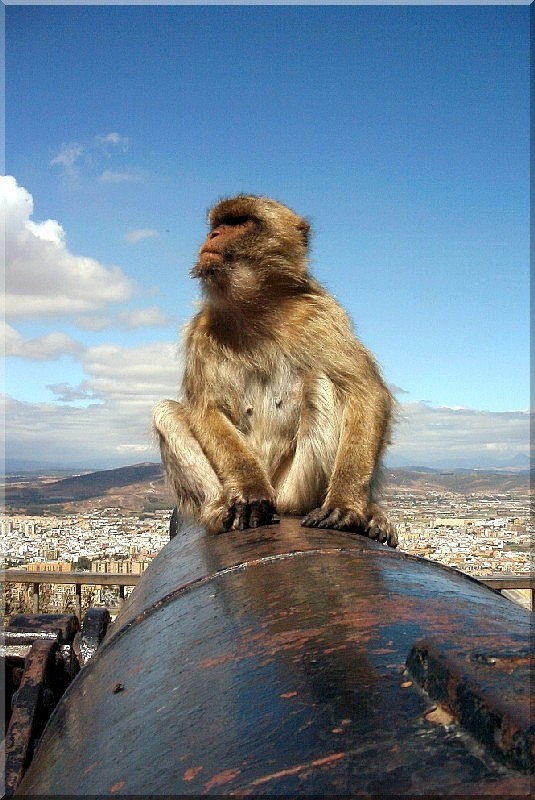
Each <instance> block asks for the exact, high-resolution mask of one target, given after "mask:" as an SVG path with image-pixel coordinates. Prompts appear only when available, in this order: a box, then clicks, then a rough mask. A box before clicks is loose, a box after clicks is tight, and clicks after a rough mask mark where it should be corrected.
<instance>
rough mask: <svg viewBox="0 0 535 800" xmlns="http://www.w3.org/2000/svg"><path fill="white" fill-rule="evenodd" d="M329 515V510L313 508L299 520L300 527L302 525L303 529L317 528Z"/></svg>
mask: <svg viewBox="0 0 535 800" xmlns="http://www.w3.org/2000/svg"><path fill="white" fill-rule="evenodd" d="M330 513H331V509H330V508H315V509H313V511H310V512H309V513H308V514H307V515H306V517H305V518H304V519H302V520H301V525H304V527H305V528H317V527H318V526H319V524H320V522H322V521H323V520H324V519H326V517H328V516H329V514H330Z"/></svg>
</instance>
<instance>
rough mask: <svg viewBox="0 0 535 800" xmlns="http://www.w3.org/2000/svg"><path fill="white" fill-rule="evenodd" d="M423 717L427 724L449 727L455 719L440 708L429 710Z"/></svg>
mask: <svg viewBox="0 0 535 800" xmlns="http://www.w3.org/2000/svg"><path fill="white" fill-rule="evenodd" d="M424 717H425V719H426V720H427V722H433V723H434V724H436V725H451V724H452V723H453V722H455V717H453V716H452V714H450V713H449V712H448V711H446V709H445V708H442V707H441V706H436V708H431V709H430V710H429V711H428V712H427V713H426V714H424Z"/></svg>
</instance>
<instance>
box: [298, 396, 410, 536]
mask: <svg viewBox="0 0 535 800" xmlns="http://www.w3.org/2000/svg"><path fill="white" fill-rule="evenodd" d="M365 410H366V409H363V408H362V407H361V404H360V403H358V401H356V400H351V399H350V400H349V401H348V402H347V405H346V408H345V410H344V418H343V423H342V431H341V436H340V443H339V446H338V452H337V455H336V462H335V466H334V471H333V474H332V476H331V480H330V482H329V487H328V490H327V494H326V497H325V500H324V502H323V504H322V506H321V507H320V508H316V509H314V510H312V511H311V512H310V513H309V514H307V515H306V517H305V518H304V519H303V521H302V524H303V525H305V526H306V527H310V528H316V527H317V528H335V529H337V530H355V531H360V532H365V533H366V534H367V535H368V536H369V537H370V538H372V539H376V540H378V541H380V542H386V543H387V544H388V545H389V546H390V547H396V546H397V544H398V537H397V532H396V529H395V527H394V526H393V525H392V524H391V523H390V522H389V521H388V519H387V518H386V516H385V514H384V512H383V511H382V510H381V508H380V507H379V506H378V505H377V503H375V502H374V501H373V499H372V492H373V484H374V478H375V475H376V474H377V471H378V466H379V461H380V457H381V454H382V451H383V449H384V445H385V442H386V439H387V432H388V421H389V408H388V402H387V398H386V397H385V400H384V405H383V404H382V403H381V398H380V397H377V398H375V399H374V403H373V413H368V414H366V413H365Z"/></svg>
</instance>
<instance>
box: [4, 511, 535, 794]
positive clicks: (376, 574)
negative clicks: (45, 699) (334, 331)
mask: <svg viewBox="0 0 535 800" xmlns="http://www.w3.org/2000/svg"><path fill="white" fill-rule="evenodd" d="M174 533H175V534H176V535H174V536H173V538H172V539H171V540H170V542H169V543H168V544H167V545H166V547H164V548H163V550H162V551H161V552H160V553H159V554H158V555H157V556H156V558H155V559H154V561H153V563H152V564H151V565H150V567H149V568H148V569H147V571H146V572H145V573H144V575H143V577H142V579H141V580H140V582H139V583H138V585H137V587H136V588H135V589H134V591H133V592H132V594H131V595H130V597H129V598H128V599H127V601H126V603H125V605H124V606H123V608H122V610H121V611H120V613H119V615H118V616H117V618H116V620H115V622H114V623H113V625H111V626H109V627H108V631H107V633H106V635H105V637H104V639H103V641H102V643H100V644H99V646H98V647H96V649H95V652H94V654H93V655H92V657H91V658H89V659H88V660H87V663H86V664H85V666H83V667H82V669H81V670H80V671H79V673H78V674H77V675H76V676H75V677H74V678H73V680H72V681H71V682H70V684H69V686H68V688H67V689H66V691H65V692H64V693H63V695H62V696H61V698H60V699H59V702H58V703H57V705H56V706H55V709H54V711H53V712H52V715H51V717H50V719H49V721H48V724H47V725H46V728H45V730H44V732H43V734H42V736H41V737H40V741H39V744H38V746H37V747H36V750H35V753H34V755H33V758H32V760H31V762H30V763H29V765H28V767H27V769H26V771H25V774H24V776H23V777H22V780H21V781H20V783H19V784H18V786H17V788H16V791H15V794H16V796H21V797H22V796H27V795H34V796H39V795H47V796H54V797H55V796H61V795H72V796H109V797H112V796H120V795H129V796H136V795H144V796H150V797H152V796H159V795H161V796H171V795H174V796H177V795H190V794H191V795H203V796H205V795H207V796H209V795H212V794H215V795H234V794H237V795H284V796H294V795H316V796H324V795H337V794H338V795H346V796H359V795H364V796H368V797H374V796H383V795H388V796H399V797H414V796H415V795H425V796H432V795H441V796H442V795H464V796H472V795H474V794H478V795H479V794H495V795H496V794H497V795H508V796H523V795H527V794H529V791H530V780H531V773H532V772H533V762H534V749H535V748H534V732H535V731H534V727H533V725H532V724H531V721H530V720H531V717H530V700H531V698H530V679H529V670H530V663H531V662H530V655H531V653H530V636H529V634H530V614H529V612H527V611H525V610H524V609H522V608H520V607H518V606H516V605H515V604H513V603H512V602H510V601H509V600H507V599H506V598H504V597H502V596H501V595H499V594H498V593H497V592H495V591H493V590H492V589H490V588H488V587H486V586H484V585H482V584H480V583H479V582H478V581H476V580H474V579H472V578H469V577H467V576H464V575H462V574H461V573H459V572H457V571H455V570H453V569H450V568H447V567H443V566H441V565H438V564H436V563H432V562H430V561H426V560H425V559H421V558H417V557H413V556H409V555H407V554H404V553H402V552H398V551H393V550H391V549H389V548H387V547H385V546H383V545H381V544H378V543H377V542H373V541H371V540H369V539H367V538H365V537H363V536H360V535H358V534H352V533H341V532H338V531H334V530H319V529H308V528H302V527H301V526H300V524H299V521H298V520H296V519H292V518H283V519H281V521H280V523H279V524H272V525H269V526H265V527H262V528H258V529H255V530H248V531H244V532H240V533H238V532H231V533H227V534H221V535H219V536H215V535H211V534H208V533H207V532H206V531H205V530H204V529H203V528H202V527H200V526H197V525H194V524H190V523H186V522H177V521H176V520H175V530H174Z"/></svg>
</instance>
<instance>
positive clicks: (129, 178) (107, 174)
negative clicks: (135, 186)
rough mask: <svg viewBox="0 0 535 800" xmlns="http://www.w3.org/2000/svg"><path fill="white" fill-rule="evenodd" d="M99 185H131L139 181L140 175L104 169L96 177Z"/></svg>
mask: <svg viewBox="0 0 535 800" xmlns="http://www.w3.org/2000/svg"><path fill="white" fill-rule="evenodd" d="M98 180H99V181H101V183H133V182H135V181H139V180H141V175H139V174H138V173H133V172H116V171H114V170H112V169H105V170H104V172H102V173H101V174H100V175H99V176H98Z"/></svg>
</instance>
